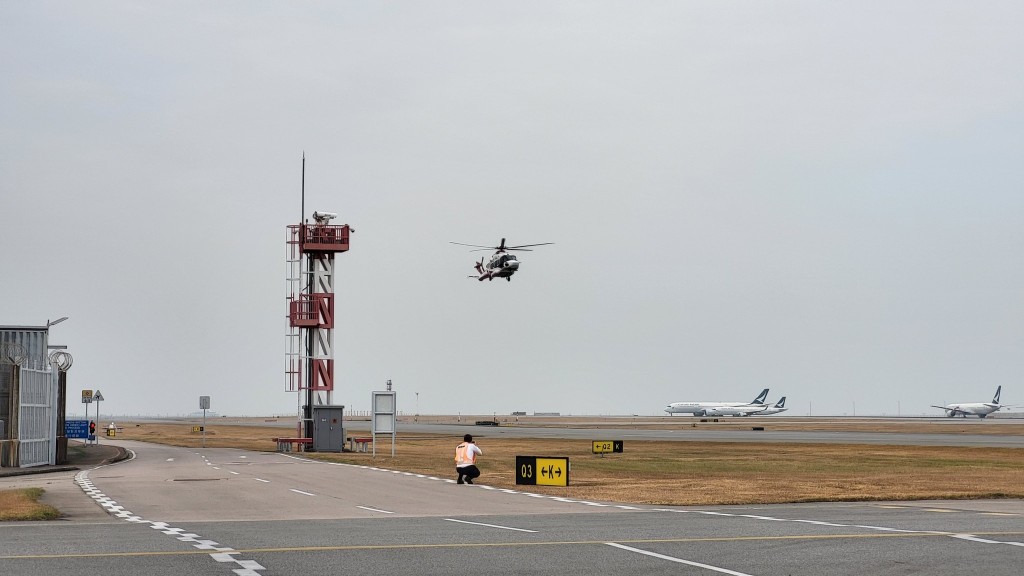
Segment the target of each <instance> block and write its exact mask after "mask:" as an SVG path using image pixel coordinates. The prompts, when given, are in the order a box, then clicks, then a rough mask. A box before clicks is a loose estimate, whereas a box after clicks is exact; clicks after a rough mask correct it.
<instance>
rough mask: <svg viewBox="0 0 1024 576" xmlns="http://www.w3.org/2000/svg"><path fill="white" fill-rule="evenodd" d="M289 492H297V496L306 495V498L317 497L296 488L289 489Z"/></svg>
mask: <svg viewBox="0 0 1024 576" xmlns="http://www.w3.org/2000/svg"><path fill="white" fill-rule="evenodd" d="M289 490H291V491H292V492H295V493H296V494H305V495H306V496H316V494H310V493H309V492H303V491H302V490H296V489H295V488H289Z"/></svg>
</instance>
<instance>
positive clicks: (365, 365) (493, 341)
mask: <svg viewBox="0 0 1024 576" xmlns="http://www.w3.org/2000/svg"><path fill="white" fill-rule="evenodd" d="M1022 29H1024V5H1022V4H1021V3H1020V2H1013V1H1008V2H985V3H981V4H979V3H971V2H938V1H934V0H927V1H919V2H899V1H896V2H893V1H891V0H886V1H879V2H865V1H855V2H818V1H808V2H799V1H794V2H756V1H749V2H728V1H710V0H709V1H702V2H682V1H666V2H603V1H594V0H587V1H583V2H550V1H543V2H522V1H517V2H436V1H435V2H417V1H402V2H357V1H350V2H342V1H336V2H255V1H251V0H245V1H237V2H180V1H173V2H172V1H166V2H153V1H146V2H127V1H107V2H87V3H86V2H70V1H69V2H16V1H13V0H0V53H3V54H4V56H3V58H2V59H0V238H2V249H0V324H7V325H11V324H14V325H42V324H45V322H46V321H47V319H50V320H52V319H55V318H58V317H61V316H69V317H70V319H69V320H68V321H66V322H64V323H62V324H60V325H58V326H55V327H54V328H53V329H52V334H51V342H52V343H57V344H67V346H68V351H69V352H71V353H72V354H73V356H74V366H73V368H72V369H71V372H70V373H69V383H70V384H69V390H70V391H71V396H72V402H70V403H69V410H70V411H71V412H73V413H74V412H78V413H80V412H81V410H82V405H81V404H80V403H78V401H77V395H78V394H79V392H78V391H79V390H80V389H83V388H88V389H100V390H101V391H102V392H103V395H104V396H105V398H106V402H104V404H103V406H102V407H103V410H104V411H105V412H107V411H112V412H114V413H130V414H138V413H142V414H154V415H155V414H187V413H190V412H194V411H196V410H198V407H199V396H201V395H209V396H211V397H212V409H213V410H215V411H217V412H218V413H221V414H230V415H270V414H294V413H295V411H296V405H297V402H296V396H295V394H293V393H288V392H285V390H284V388H285V387H284V376H283V364H284V345H285V341H284V334H285V331H286V319H285V315H286V307H285V263H284V260H285V230H286V226H287V225H289V224H296V223H298V222H299V220H300V218H301V208H300V182H301V157H302V154H303V151H305V154H306V157H307V164H306V208H307V210H306V212H307V214H306V216H307V217H308V216H309V215H310V214H311V213H312V211H313V210H321V211H331V212H337V213H339V214H340V217H339V220H337V221H336V222H337V223H349V224H351V225H352V226H353V227H354V228H355V229H356V233H355V234H354V235H353V237H352V249H351V251H350V252H348V253H346V254H342V255H340V256H339V257H338V260H337V279H336V289H337V295H338V299H337V316H338V326H339V329H338V331H337V333H336V342H335V349H336V352H335V353H336V358H337V363H336V380H337V390H336V393H335V402H336V403H339V404H345V405H346V406H348V407H349V409H355V410H367V409H369V399H370V392H371V391H372V390H378V389H382V388H383V386H384V382H385V381H386V380H388V379H391V380H392V381H393V382H394V387H395V390H397V391H398V393H399V408H400V410H402V411H403V412H405V413H410V414H411V413H413V412H415V411H416V410H419V412H421V413H425V414H429V413H435V414H436V413H458V412H461V413H463V414H492V413H495V414H498V415H501V414H508V413H509V412H511V411H517V410H523V411H527V412H529V413H532V412H538V411H539V412H561V413H563V414H640V415H648V414H660V413H661V411H662V410H663V408H664V406H665V405H666V404H667V403H669V402H673V401H682V400H727V401H732V400H743V401H747V400H750V399H752V398H753V397H754V396H755V395H756V394H757V393H758V392H759V391H760V390H761V388H765V387H768V388H771V393H770V395H769V399H770V400H772V401H774V400H777V399H778V397H779V396H782V395H785V396H788V398H789V402H788V405H789V406H790V413H791V414H797V415H802V414H807V413H808V412H813V413H814V414H815V415H819V414H822V415H823V414H850V413H853V412H854V411H856V413H857V414H858V415H859V414H883V413H884V414H895V413H896V412H897V410H899V411H901V413H903V414H920V413H924V412H929V413H936V412H937V411H935V410H932V409H930V408H928V405H929V404H942V403H947V402H953V401H986V400H989V399H990V398H991V397H992V393H993V392H994V390H995V387H996V386H997V385H1000V384H1001V385H1003V386H1004V393H1003V401H1004V402H1009V403H1013V404H1024V378H1022V375H1024V352H1022V348H1024V259H1022V248H1024V161H1022V158H1024V74H1022V62H1024V34H1021V30H1022ZM502 237H505V238H507V239H508V241H509V243H511V244H528V243H539V242H554V243H555V245H553V246H545V247H542V248H539V249H537V250H535V251H534V252H526V253H522V254H521V258H522V261H523V264H522V268H521V270H520V272H519V273H517V274H516V275H515V276H514V277H513V279H512V281H511V282H505V281H504V280H500V281H498V280H496V281H493V282H483V283H481V282H477V281H475V280H471V279H468V278H467V275H468V274H471V273H472V272H473V269H472V263H473V261H474V259H475V258H478V257H479V256H480V253H471V252H469V251H468V250H467V249H464V248H462V247H459V246H453V245H451V244H449V242H451V241H455V242H465V243H471V244H496V243H497V242H498V241H499V240H500V239H501V238H502ZM417 393H418V406H417Z"/></svg>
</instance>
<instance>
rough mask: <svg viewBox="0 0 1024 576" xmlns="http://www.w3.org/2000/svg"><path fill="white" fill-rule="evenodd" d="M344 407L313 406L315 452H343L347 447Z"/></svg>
mask: <svg viewBox="0 0 1024 576" xmlns="http://www.w3.org/2000/svg"><path fill="white" fill-rule="evenodd" d="M344 412H345V407H344V406H313V450H314V451H316V452H341V451H342V449H343V448H344V446H345V428H344V426H343V424H342V416H343V413H344Z"/></svg>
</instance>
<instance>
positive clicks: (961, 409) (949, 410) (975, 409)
mask: <svg viewBox="0 0 1024 576" xmlns="http://www.w3.org/2000/svg"><path fill="white" fill-rule="evenodd" d="M1000 408H1002V406H1000V405H999V404H989V403H986V402H969V403H966V404H947V405H945V406H943V407H942V409H943V410H945V411H946V416H949V417H950V418H952V417H954V416H963V417H964V418H966V417H967V416H977V417H978V418H984V417H985V416H988V415H989V414H991V413H993V412H997V411H999V409H1000Z"/></svg>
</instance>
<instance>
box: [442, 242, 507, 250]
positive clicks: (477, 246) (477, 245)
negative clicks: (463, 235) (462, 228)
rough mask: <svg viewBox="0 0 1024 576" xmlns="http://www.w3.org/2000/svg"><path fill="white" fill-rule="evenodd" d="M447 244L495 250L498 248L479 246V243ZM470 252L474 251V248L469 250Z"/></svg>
mask: <svg viewBox="0 0 1024 576" xmlns="http://www.w3.org/2000/svg"><path fill="white" fill-rule="evenodd" d="M449 244H456V245H458V246H471V247H473V248H483V249H484V250H497V249H498V247H497V246H481V245H479V244H463V243H462V242H449ZM470 252H474V250H470Z"/></svg>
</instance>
